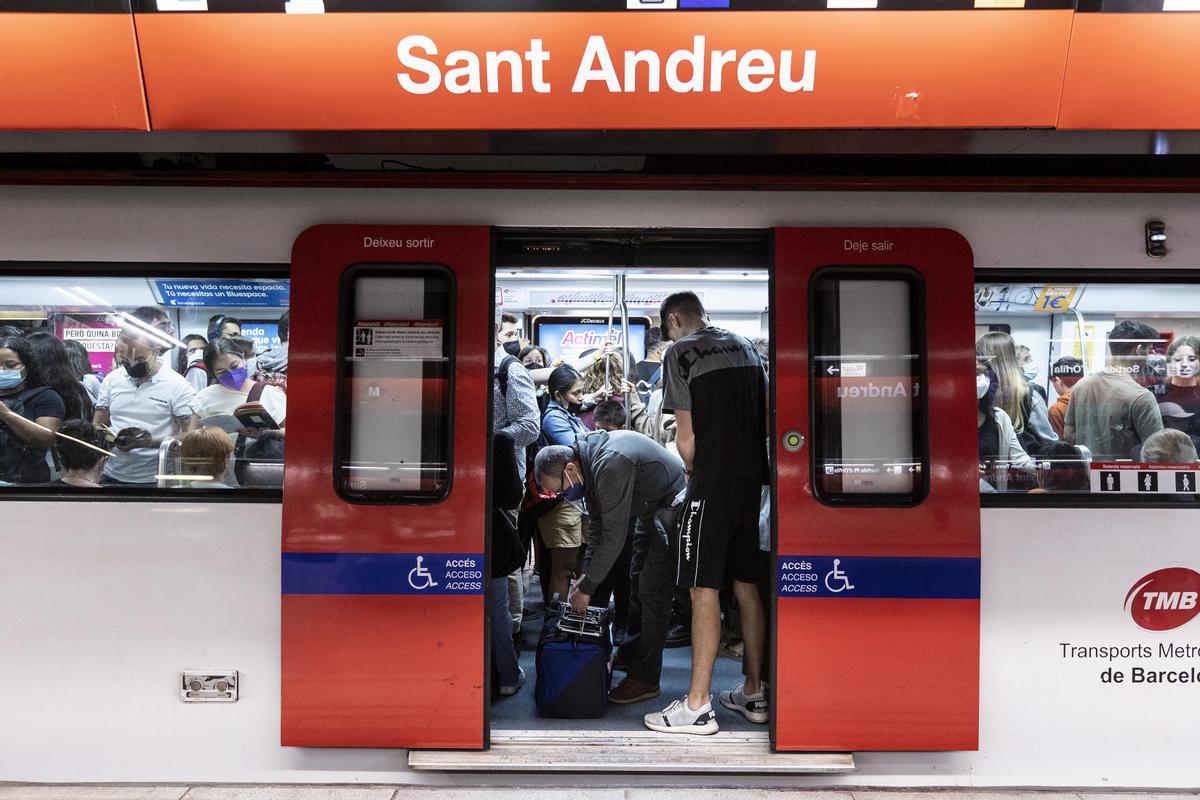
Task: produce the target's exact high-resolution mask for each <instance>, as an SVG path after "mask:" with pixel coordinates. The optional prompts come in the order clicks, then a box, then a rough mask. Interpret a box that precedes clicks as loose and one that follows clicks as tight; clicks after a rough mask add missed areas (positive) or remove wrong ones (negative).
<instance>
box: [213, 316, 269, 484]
mask: <svg viewBox="0 0 1200 800" xmlns="http://www.w3.org/2000/svg"><path fill="white" fill-rule="evenodd" d="M204 364H205V366H206V367H207V368H208V372H209V375H210V376H211V377H212V379H213V380H214V381H215V382H214V383H213V384H212V385H211V386H208V387H206V388H205V389H203V390H202V391H200V392H199V393H197V395H196V416H195V421H194V425H193V427H195V426H197V425H198V426H211V425H215V426H217V427H219V428H221V429H222V430H224V431H226V432H227V433H228V434H229V438H230V440H231V441H233V442H234V443H235V444H236V440H237V438H238V435H239V434H240V435H241V436H245V437H247V438H249V439H272V438H274V439H282V438H283V437H284V435H285V431H284V420H286V419H287V395H286V394H284V392H283V390H282V389H280V388H279V387H277V386H269V385H266V384H264V385H263V387H262V392H261V394H260V395H259V397H258V402H259V403H260V404H262V407H263V410H264V411H266V412H267V414H269V415H270V416H271V419H273V420H274V421H275V424H276V425H278V426H279V427H278V428H277V429H265V428H247V427H245V426H243V425H242V424H241V423H240V422H239V421H238V420H237V419H235V418H234V416H233V413H234V411H236V410H237V408H238V406H241V405H244V404H245V403H247V402H249V399H250V395H251V393H253V392H254V388H255V386H256V383H255V381H253V380H251V379H250V371H249V368H248V367H247V365H246V358H245V356H243V355H242V350H241V348H240V347H239V346H238V344H237V343H236V342H235V341H232V340H230V339H217V340H215V341H212V342H209V343H208V345H207V346H206V347H205V348H204ZM206 421H207V422H206ZM232 471H233V470H232V468H231V469H230V473H231V474H230V475H228V476H227V478H228V479H229V480H234V479H233V477H232Z"/></svg>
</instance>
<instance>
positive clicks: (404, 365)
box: [334, 264, 454, 503]
mask: <svg viewBox="0 0 1200 800" xmlns="http://www.w3.org/2000/svg"><path fill="white" fill-rule="evenodd" d="M341 291H342V298H341V309H342V311H341V313H342V317H341V324H340V342H339V348H338V349H339V353H340V359H341V364H340V374H341V380H340V382H339V384H340V386H341V387H342V389H341V395H340V397H339V409H338V435H337V456H336V458H335V469H336V474H335V476H334V480H335V482H336V485H337V489H338V491H339V492H340V493H341V495H342V496H343V497H345V498H347V499H348V500H350V501H352V502H368V503H431V502H437V501H439V500H441V499H443V498H445V497H446V495H447V493H448V492H449V490H450V474H451V463H450V458H451V448H450V420H451V413H450V408H451V403H452V385H451V375H452V374H453V361H452V354H453V352H454V343H453V338H454V308H453V279H452V277H451V274H450V272H449V271H448V270H446V269H445V268H443V267H438V266H413V265H388V264H381V265H369V264H362V265H358V266H355V267H353V268H351V269H350V270H348V271H347V272H346V276H345V277H344V279H343V281H342V289H341Z"/></svg>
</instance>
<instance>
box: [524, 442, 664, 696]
mask: <svg viewBox="0 0 1200 800" xmlns="http://www.w3.org/2000/svg"><path fill="white" fill-rule="evenodd" d="M534 472H535V473H536V478H537V481H538V483H539V484H541V486H542V487H543V488H545V489H546V490H547V491H549V492H555V493H558V492H561V493H562V496H563V499H564V500H566V501H567V502H568V503H571V504H572V505H574V506H576V508H578V509H579V511H580V512H581V513H584V514H587V515H588V516H589V521H588V531H587V549H586V550H585V552H584V556H583V574H581V575H580V576H579V580H578V581H577V582H576V583H575V585H574V586H573V587H572V588H571V591H570V594H568V596H567V600H568V602H569V603H570V604H571V607H572V608H574V609H575V610H576V611H583V610H584V609H586V608H587V605H588V603H589V602H590V601H591V599H592V594H593V593H595V591H596V587H597V586H599V585H600V584H601V583H603V582H604V579H605V578H606V577H607V576H608V573H609V570H611V569H612V568H613V564H614V563H616V561H617V557H618V556H620V554H621V550H622V549H623V548H624V546H625V537H626V536H627V535H628V534H629V522H630V520H631V519H634V520H636V527H635V533H634V537H635V541H640V542H644V546H645V556H644V561H642V562H641V563H640V566H641V569H640V571H639V572H638V575H637V584H636V585H635V586H633V587H632V590H633V591H634V592H635V593H637V595H638V597H639V599H640V600H641V608H640V611H641V618H640V619H639V620H636V621H635V620H633V619H630V621H629V630H630V632H631V635H630V636H629V637H628V638H627V639H626V640H625V641H624V642H623V643H622V644H621V647H620V648H619V649H618V651H617V655H616V659H615V660H616V661H619V662H621V663H624V664H626V665H627V667H628V669H627V676H626V678H625V680H624V681H622V682H621V684H620V685H619V686H617V687H615V688H614V689H613V690H612V691H611V692H610V693H609V699H610V700H612V701H613V702H616V703H634V702H638V701H641V700H649V699H651V698H654V697H657V696H658V694H659V688H658V681H659V677H660V675H661V673H662V653H663V646H664V644H665V643H666V639H667V629H668V627H669V625H670V621H671V595H672V593H673V591H674V588H675V587H674V583H675V581H674V576H673V574H672V568H671V558H670V550H669V547H668V544H667V535H668V531H667V530H665V528H664V521H663V520H662V519H659V520H658V521H657V522H656V519H655V515H656V512H660V511H663V510H665V509H670V507H671V504H672V503H673V502H674V500H675V497H676V495H678V494H679V493H680V492H681V491H682V490H683V487H684V473H683V462H682V461H681V460H680V459H679V457H678V456H676V455H674V454H673V453H670V452H668V451H667V450H666V448H664V447H663V446H662V445H660V444H658V443H657V442H655V441H653V440H651V439H650V438H648V437H646V436H643V435H641V434H640V433H634V432H632V431H613V432H612V433H609V432H607V431H596V432H594V433H589V434H587V435H586V436H580V437H578V438H576V440H575V444H574V445H572V446H570V447H567V446H564V445H550V446H548V447H544V448H542V449H541V450H540V451H539V452H538V454H537V459H536V460H535V462H534ZM631 613H632V610H631ZM634 631H636V633H633V632H634Z"/></svg>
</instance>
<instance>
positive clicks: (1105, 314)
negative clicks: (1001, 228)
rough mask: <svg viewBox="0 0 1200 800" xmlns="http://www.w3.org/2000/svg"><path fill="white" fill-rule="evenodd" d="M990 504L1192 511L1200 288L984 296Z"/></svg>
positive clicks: (1041, 285) (1002, 290) (1099, 282)
mask: <svg viewBox="0 0 1200 800" xmlns="http://www.w3.org/2000/svg"><path fill="white" fill-rule="evenodd" d="M975 321H976V334H977V342H976V351H977V353H976V355H977V363H976V372H977V385H978V391H979V398H978V400H977V402H978V404H979V419H980V429H979V446H980V470H981V478H982V484H981V487H982V489H983V490H984V491H985V492H989V493H990V492H993V491H994V492H1001V493H1007V494H1015V493H1033V494H1077V495H1084V494H1092V495H1097V496H1107V497H1109V498H1114V499H1124V500H1131V499H1134V498H1141V499H1142V500H1146V499H1156V500H1159V501H1186V502H1192V501H1194V500H1195V498H1196V496H1197V495H1196V492H1197V486H1196V480H1197V478H1198V477H1200V465H1198V464H1197V454H1196V447H1197V445H1198V444H1200V374H1198V367H1200V284H1196V283H1185V282H1182V281H1180V282H1176V283H1148V282H1129V281H1121V280H1118V279H1111V280H1110V279H1105V278H1103V277H1095V276H1088V279H1087V280H1083V279H1082V278H1081V277H1080V276H1075V277H1069V276H1068V277H1067V278H1066V279H1065V280H1062V281H1046V280H1041V279H1037V278H1033V277H1031V276H1029V275H1024V276H1017V275H1014V277H1013V279H1011V280H999V279H991V280H987V281H984V282H979V283H977V284H976V288H975Z"/></svg>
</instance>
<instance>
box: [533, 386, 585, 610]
mask: <svg viewBox="0 0 1200 800" xmlns="http://www.w3.org/2000/svg"><path fill="white" fill-rule="evenodd" d="M546 388H547V392H548V394H549V395H550V401H549V402H548V403H547V404H546V411H545V413H543V414H542V438H541V440H540V443H541V445H542V446H543V447H544V446H547V445H552V444H562V445H567V446H568V447H570V446H572V445H574V444H575V437H577V436H582V435H584V434H586V433H587V432H588V430H587V428H585V427H584V425H583V422H581V421H580V419H579V417H577V416H576V414H578V413H579V411H580V409H581V408H582V407H583V376H582V375H580V374H579V370H577V369H575V368H574V367H572V366H571V365H569V364H563V365H562V366H560V367H555V368H554V371H553V372H551V373H550V380H549V381H548V382H547V384H546ZM537 523H538V534H539V535H540V537H541V539H542V542H543V544H545V546H546V548H547V549H548V550H549V551H550V579H549V584H550V586H549V589H550V595H551V596H553V595H555V594H557V595H558V596H559V598H561V599H563V600H566V598H567V589H569V588H570V580H571V575H572V573H575V572H576V571H578V569H579V559H580V557H581V556H582V555H583V517H582V516H580V514H579V511H577V510H576V509H575V507H574V506H572V505H571V504H570V503H567V502H564V501H562V500H559V502H558V505H557V506H555V507H554V510H553V511H551V512H549V513H548V514H546V515H544V516H542V517H539V518H538V521H537Z"/></svg>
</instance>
